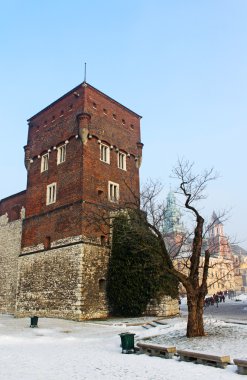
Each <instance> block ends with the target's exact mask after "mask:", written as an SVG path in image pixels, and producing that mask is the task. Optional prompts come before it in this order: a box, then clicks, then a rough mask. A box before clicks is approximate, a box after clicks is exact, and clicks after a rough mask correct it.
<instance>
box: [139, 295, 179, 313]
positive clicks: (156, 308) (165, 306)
mask: <svg viewBox="0 0 247 380" xmlns="http://www.w3.org/2000/svg"><path fill="white" fill-rule="evenodd" d="M179 313H180V310H179V303H178V300H177V299H173V298H171V297H170V296H164V297H162V298H161V299H160V300H159V301H157V300H152V301H151V302H150V303H149V304H148V307H147V309H146V312H145V315H146V316H155V317H173V316H175V315H178V314H179Z"/></svg>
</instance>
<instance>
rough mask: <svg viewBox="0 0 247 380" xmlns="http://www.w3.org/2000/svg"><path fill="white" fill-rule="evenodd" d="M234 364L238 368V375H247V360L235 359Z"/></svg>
mask: <svg viewBox="0 0 247 380" xmlns="http://www.w3.org/2000/svg"><path fill="white" fill-rule="evenodd" d="M233 362H234V364H236V365H237V366H238V373H240V374H241V375H247V360H246V359H233Z"/></svg>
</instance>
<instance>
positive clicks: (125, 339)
mask: <svg viewBox="0 0 247 380" xmlns="http://www.w3.org/2000/svg"><path fill="white" fill-rule="evenodd" d="M119 335H120V338H121V347H122V354H132V353H133V352H135V340H134V336H135V334H132V333H129V332H126V333H121V334H119Z"/></svg>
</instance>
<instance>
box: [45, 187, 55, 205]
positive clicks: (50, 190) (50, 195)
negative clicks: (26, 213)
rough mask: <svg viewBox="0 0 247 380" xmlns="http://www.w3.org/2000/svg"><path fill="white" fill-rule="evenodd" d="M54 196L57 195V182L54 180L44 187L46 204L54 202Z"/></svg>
mask: <svg viewBox="0 0 247 380" xmlns="http://www.w3.org/2000/svg"><path fill="white" fill-rule="evenodd" d="M56 196H57V184H56V182H54V183H51V184H50V185H48V186H47V188H46V204H47V205H50V204H52V203H55V202H56Z"/></svg>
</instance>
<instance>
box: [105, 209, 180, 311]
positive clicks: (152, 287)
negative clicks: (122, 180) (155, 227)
mask: <svg viewBox="0 0 247 380" xmlns="http://www.w3.org/2000/svg"><path fill="white" fill-rule="evenodd" d="M107 295H108V301H109V306H110V309H111V313H112V315H115V316H125V317H134V316H140V315H142V314H143V313H144V312H145V310H146V308H147V305H148V303H149V301H150V300H152V299H159V298H160V297H162V296H164V295H170V296H171V297H172V298H176V297H177V296H178V283H177V281H176V280H175V279H174V278H172V277H171V275H169V274H168V273H167V271H166V268H165V263H164V260H163V257H162V254H161V250H160V247H159V242H158V240H157V239H156V237H155V235H154V234H153V233H152V232H151V231H150V230H149V229H148V227H147V226H146V224H145V223H144V219H143V216H142V217H140V214H138V213H135V212H134V211H133V212H131V214H128V215H127V214H120V215H119V216H118V217H116V218H114V222H113V236H112V252H111V257H110V262H109V269H108V278H107Z"/></svg>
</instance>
